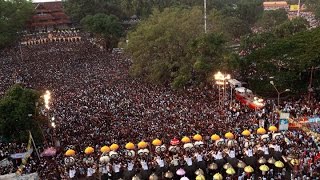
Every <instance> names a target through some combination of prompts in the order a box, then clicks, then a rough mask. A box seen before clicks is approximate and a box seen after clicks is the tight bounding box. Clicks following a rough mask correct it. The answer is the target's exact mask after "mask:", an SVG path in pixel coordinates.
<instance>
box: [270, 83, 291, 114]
mask: <svg viewBox="0 0 320 180" xmlns="http://www.w3.org/2000/svg"><path fill="white" fill-rule="evenodd" d="M270 84H271V85H272V86H273V87H274V89H275V90H276V91H277V93H278V108H279V104H280V95H281V94H282V93H285V92H289V91H290V89H285V90H284V91H282V92H280V91H279V90H278V89H277V87H276V85H275V84H274V82H273V81H270Z"/></svg>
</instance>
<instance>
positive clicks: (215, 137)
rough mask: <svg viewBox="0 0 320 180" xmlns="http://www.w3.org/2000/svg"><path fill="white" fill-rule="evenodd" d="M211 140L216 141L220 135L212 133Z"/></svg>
mask: <svg viewBox="0 0 320 180" xmlns="http://www.w3.org/2000/svg"><path fill="white" fill-rule="evenodd" d="M211 140H212V141H218V140H220V136H219V135H217V134H213V135H212V136H211Z"/></svg>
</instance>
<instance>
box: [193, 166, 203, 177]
mask: <svg viewBox="0 0 320 180" xmlns="http://www.w3.org/2000/svg"><path fill="white" fill-rule="evenodd" d="M195 174H196V175H197V176H199V175H204V172H203V170H202V169H200V168H199V169H197V170H196V172H195Z"/></svg>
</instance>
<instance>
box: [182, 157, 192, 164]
mask: <svg viewBox="0 0 320 180" xmlns="http://www.w3.org/2000/svg"><path fill="white" fill-rule="evenodd" d="M184 160H185V161H186V163H187V165H188V166H192V159H191V158H189V157H185V158H184Z"/></svg>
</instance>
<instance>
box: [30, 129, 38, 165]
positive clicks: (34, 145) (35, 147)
mask: <svg viewBox="0 0 320 180" xmlns="http://www.w3.org/2000/svg"><path fill="white" fill-rule="evenodd" d="M29 133H30V136H31V141H32V144H33V147H34V149H35V150H36V153H37V156H38V158H39V160H40V156H39V152H38V149H37V146H36V144H35V143H34V140H33V137H32V134H31V131H29Z"/></svg>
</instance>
